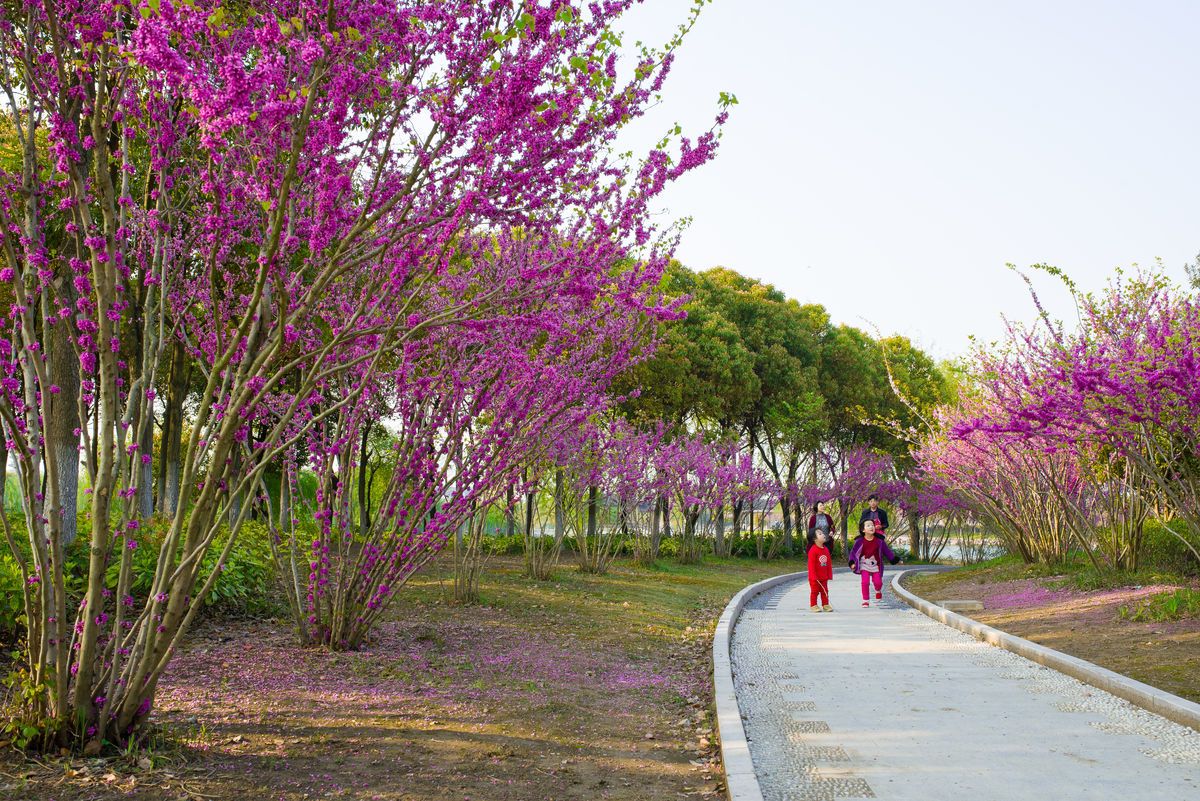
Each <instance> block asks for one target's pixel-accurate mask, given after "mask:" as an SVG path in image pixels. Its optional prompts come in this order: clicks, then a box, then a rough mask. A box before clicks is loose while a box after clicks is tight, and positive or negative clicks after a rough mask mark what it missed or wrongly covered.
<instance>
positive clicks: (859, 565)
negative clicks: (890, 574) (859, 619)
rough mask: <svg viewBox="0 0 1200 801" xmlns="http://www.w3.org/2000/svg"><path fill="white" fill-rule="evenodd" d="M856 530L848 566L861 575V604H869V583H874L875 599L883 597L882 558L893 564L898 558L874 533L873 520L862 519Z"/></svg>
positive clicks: (880, 537) (881, 538)
mask: <svg viewBox="0 0 1200 801" xmlns="http://www.w3.org/2000/svg"><path fill="white" fill-rule="evenodd" d="M858 530H859V535H858V536H857V537H855V538H854V545H853V546H852V547H851V548H850V567H851V568H852V569H853V570H854V572H855V573H858V574H859V575H860V576H862V596H863V602H862V605H863V606H870V605H871V601H870V598H871V594H870V593H871V584H874V585H875V600H876V601H878V600H880V599H882V598H883V560H884V559H887V560H888V561H889V562H890V563H892V564H893V565H894V564H896V563H897V562H899V561H900V560H899V559H898V558H897V557H896V554H895V553H893V552H892V549H891V548H889V547H888V544H887V542H886V541H884V539H883V537H882V536H880V535H877V534H876V533H875V522H874V521H872V520H864V521H862V522H861V523H859V524H858Z"/></svg>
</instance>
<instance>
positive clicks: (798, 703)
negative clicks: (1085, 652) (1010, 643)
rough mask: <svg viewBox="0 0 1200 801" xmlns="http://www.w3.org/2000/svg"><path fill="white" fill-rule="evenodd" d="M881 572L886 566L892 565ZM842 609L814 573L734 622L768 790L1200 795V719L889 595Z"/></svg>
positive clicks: (836, 794)
mask: <svg viewBox="0 0 1200 801" xmlns="http://www.w3.org/2000/svg"><path fill="white" fill-rule="evenodd" d="M885 578H887V576H885ZM831 595H832V597H831V601H832V603H833V606H834V607H835V610H836V611H835V612H833V613H831V614H825V613H820V614H814V613H812V612H810V611H809V609H808V583H807V582H806V581H802V582H791V583H788V584H784V585H781V586H779V587H776V588H774V589H772V590H768V591H767V592H764V593H762V594H761V595H759V596H757V597H756V598H754V599H753V600H752V601H751V602H750V603H749V604H748V605H747V606H746V608H745V609H744V611H743V612H742V614H741V617H740V618H739V619H738V622H737V625H736V627H735V628H734V631H733V641H732V648H731V652H732V653H731V656H732V662H733V672H734V685H735V687H736V691H737V698H738V703H739V705H740V706H741V710H742V716H743V718H744V725H745V729H746V736H747V739H748V740H749V744H750V754H751V756H752V758H753V760H754V769H755V774H756V775H757V776H758V779H759V783H760V785H761V787H762V793H763V797H764V798H765V799H766V801H800V799H804V801H822V800H825V799H829V800H830V801H832V799H835V798H866V797H879V798H886V799H895V801H901V800H905V801H906V800H907V799H913V800H914V801H916V799H921V801H940V800H941V799H945V800H946V801H964V800H965V801H1004V800H1006V799H1021V800H1022V801H1029V800H1030V799H1037V800H1038V801H1064V800H1065V799H1106V800H1107V799H1131V800H1132V799H1136V801H1151V799H1155V800H1157V799H1164V800H1166V799H1169V800H1170V801H1179V800H1180V799H1193V798H1200V733H1198V732H1196V731H1194V730H1192V729H1188V728H1185V727H1183V726H1180V725H1178V724H1175V723H1172V722H1170V721H1168V720H1166V719H1164V718H1162V717H1159V716H1158V715H1154V714H1152V713H1150V712H1147V711H1145V710H1143V709H1140V708H1138V707H1135V706H1133V705H1131V704H1129V703H1127V702H1126V701H1123V700H1121V699H1119V698H1116V697H1115V696H1112V695H1109V694H1108V693H1105V692H1103V691H1101V690H1097V689H1095V688H1093V687H1089V686H1087V685H1085V684H1082V683H1080V682H1078V681H1076V680H1075V679H1072V678H1069V677H1067V676H1064V675H1063V674H1061V673H1058V672H1057V671H1054V670H1050V669H1049V668H1044V667H1041V666H1040V665H1036V664H1034V663H1033V662H1030V661H1028V660H1026V659H1024V658H1022V657H1019V656H1016V655H1015V654H1012V653H1009V652H1008V651H1003V650H1001V649H999V648H994V647H992V646H990V645H986V644H984V643H981V642H979V641H978V640H975V639H974V638H972V637H969V636H968V635H966V634H963V633H961V632H959V631H956V630H954V629H951V628H949V627H947V626H944V625H942V624H941V623H938V622H936V621H934V620H931V619H930V618H928V617H926V616H925V615H923V614H921V613H920V612H918V611H916V610H914V609H911V608H910V607H908V606H907V605H906V604H904V603H903V602H902V601H900V600H899V599H896V598H893V597H892V595H891V588H890V587H888V586H887V582H886V581H885V586H884V600H883V602H882V603H881V604H877V602H875V601H874V600H872V606H871V607H870V608H867V609H863V608H862V607H861V606H860V604H861V603H862V598H861V595H860V594H859V579H858V577H857V576H854V575H853V574H849V573H842V572H839V573H838V575H836V576H835V577H834V580H833V582H832V585H831Z"/></svg>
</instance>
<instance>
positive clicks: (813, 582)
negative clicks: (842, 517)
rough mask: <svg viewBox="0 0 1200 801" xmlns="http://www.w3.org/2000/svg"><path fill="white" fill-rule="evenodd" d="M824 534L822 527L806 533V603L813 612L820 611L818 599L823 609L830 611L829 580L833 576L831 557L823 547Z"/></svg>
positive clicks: (831, 609) (831, 608)
mask: <svg viewBox="0 0 1200 801" xmlns="http://www.w3.org/2000/svg"><path fill="white" fill-rule="evenodd" d="M825 540H826V534H825V530H824V529H822V528H818V529H814V530H813V531H812V532H811V533H810V534H809V535H808V542H809V545H808V604H809V608H810V609H812V611H814V612H820V611H822V607H821V606H818V605H817V601H818V600H820V602H821V604H822V605H823V606H824V611H826V612H832V611H833V607H832V606H830V605H829V582H830V580H831V579H832V578H833V557H832V556H831V555H830V553H829V549H828V548H826V547H825Z"/></svg>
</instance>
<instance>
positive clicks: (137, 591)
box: [106, 520, 275, 614]
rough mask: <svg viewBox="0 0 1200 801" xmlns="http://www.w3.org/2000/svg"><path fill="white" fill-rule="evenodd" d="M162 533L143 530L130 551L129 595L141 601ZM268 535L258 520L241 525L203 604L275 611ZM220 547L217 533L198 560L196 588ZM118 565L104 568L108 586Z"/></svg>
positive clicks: (257, 611)
mask: <svg viewBox="0 0 1200 801" xmlns="http://www.w3.org/2000/svg"><path fill="white" fill-rule="evenodd" d="M163 534H164V532H162V531H161V530H156V529H154V528H150V529H147V530H146V533H145V535H144V536H143V537H142V539H141V540H139V542H138V547H137V550H135V551H134V553H133V562H132V564H131V566H130V567H131V577H130V594H131V595H133V597H134V598H136V599H138V600H139V601H143V600H145V598H146V597H147V596H148V595H149V594H150V589H151V586H152V585H153V583H154V571H155V569H156V568H157V566H158V553H159V550H160V549H161V548H162V541H163ZM225 536H227V535H225ZM268 536H270V535H269V533H268V532H267V528H266V526H264V525H263V524H262V523H260V522H258V521H254V520H249V521H246V522H245V523H243V524H242V530H241V533H240V534H239V535H238V539H237V542H236V543H234V546H233V550H231V551H230V552H229V558H228V559H226V561H225V565H224V568H223V569H222V571H221V575H220V576H219V577H218V578H217V580H216V582H215V583H214V584H213V588H212V591H211V592H209V594H208V597H207V598H206V599H205V601H204V604H205V607H207V608H209V609H212V610H213V611H215V612H220V613H223V614H234V613H237V614H270V613H273V612H274V611H275V604H274V602H273V600H272V593H271V590H272V588H273V587H274V573H275V563H274V559H273V558H272V556H271V545H270V542H269V541H268V540H267V537H268ZM223 549H224V536H219V537H218V538H217V541H216V542H215V543H214V545H213V547H212V548H210V549H209V551H208V553H207V554H206V555H205V557H204V561H203V562H202V563H201V564H202V565H203V569H202V570H201V573H200V578H199V580H198V581H197V583H196V587H197V589H199V588H200V587H202V586H204V582H206V581H207V580H208V577H209V576H210V575H211V574H212V570H213V567H215V565H216V563H217V559H218V558H219V557H220V555H221V552H222V550H223ZM120 567H121V565H120V562H118V561H116V560H114V561H113V563H112V564H110V565H109V567H108V573H107V575H106V581H107V584H108V586H109V587H110V588H114V589H115V588H116V586H117V577H118V575H119V572H120Z"/></svg>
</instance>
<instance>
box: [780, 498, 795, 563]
mask: <svg viewBox="0 0 1200 801" xmlns="http://www.w3.org/2000/svg"><path fill="white" fill-rule="evenodd" d="M779 507H780V510H781V511H782V512H783V552H784V553H785V554H788V555H791V553H792V502H791V500H790V499H789V498H788V497H787V496H786V495H785V496H784V497H783V498H782V499H780V501H779Z"/></svg>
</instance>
